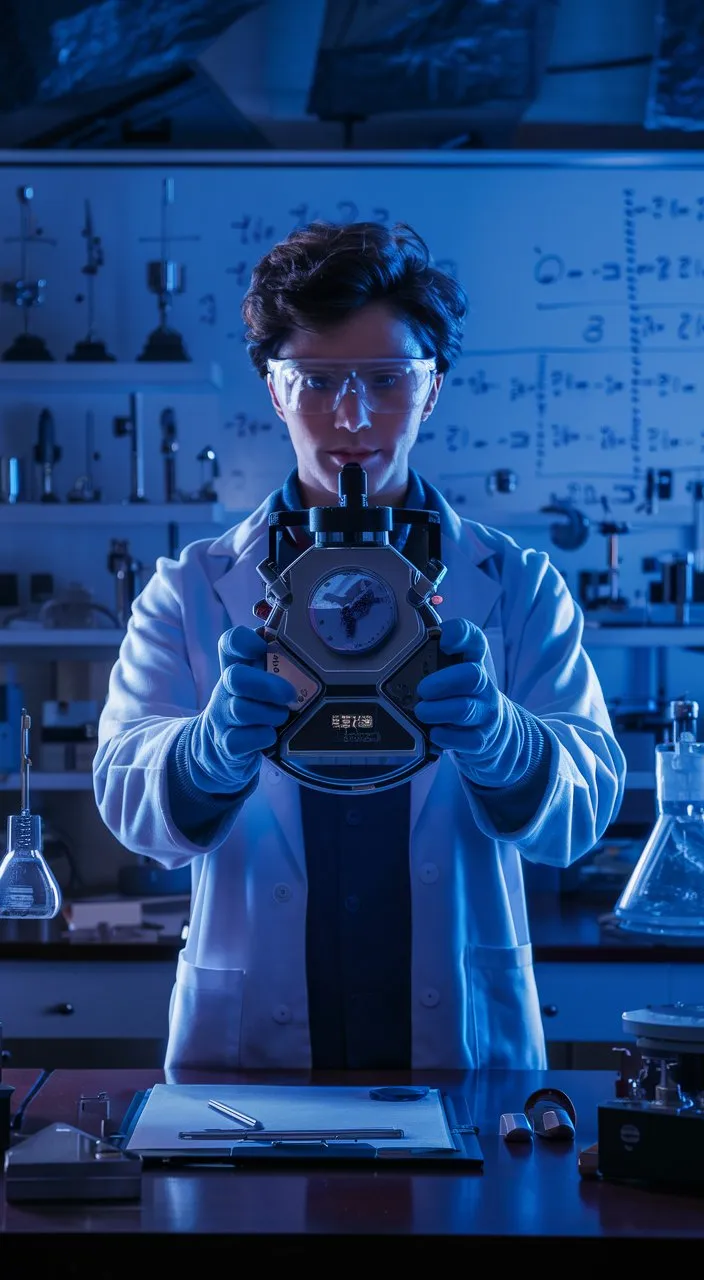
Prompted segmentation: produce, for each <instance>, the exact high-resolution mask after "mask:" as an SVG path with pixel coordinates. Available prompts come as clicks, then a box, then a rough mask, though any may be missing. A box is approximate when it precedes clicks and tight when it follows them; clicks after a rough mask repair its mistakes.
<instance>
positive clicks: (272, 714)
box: [186, 627, 296, 794]
mask: <svg viewBox="0 0 704 1280" xmlns="http://www.w3.org/2000/svg"><path fill="white" fill-rule="evenodd" d="M266 650H267V645H266V641H265V640H263V639H262V637H261V636H258V635H257V633H256V631H253V630H252V629H251V627H233V628H232V630H230V631H226V632H225V633H224V634H223V635H222V636H221V637H220V641H219V643H218V654H219V657H220V671H221V675H220V679H219V680H218V682H217V684H216V686H215V688H214V689H213V692H212V694H211V696H210V701H209V702H208V705H207V707H206V708H205V710H204V711H201V713H200V715H199V716H196V717H195V718H194V719H193V721H192V722H191V724H190V725H189V726H188V729H187V730H186V732H187V733H188V736H189V743H188V747H189V750H188V753H187V758H188V770H189V773H190V775H191V781H192V782H193V783H194V785H195V786H197V787H198V788H199V789H200V790H201V791H209V792H211V793H214V794H224V793H229V792H238V791H242V790H243V788H244V787H246V786H247V784H248V783H250V782H251V781H252V779H253V778H254V777H255V775H256V774H257V773H258V771H259V769H260V767H261V763H262V754H261V753H262V751H263V749H264V748H265V747H271V746H273V745H274V743H275V742H276V729H277V727H279V726H280V725H282V724H284V723H285V721H286V719H287V717H288V714H289V705H291V706H292V705H295V704H296V690H295V689H294V687H293V685H292V684H291V683H290V682H289V681H288V680H285V679H284V678H283V676H277V675H274V674H273V672H270V671H266V670H265V655H266Z"/></svg>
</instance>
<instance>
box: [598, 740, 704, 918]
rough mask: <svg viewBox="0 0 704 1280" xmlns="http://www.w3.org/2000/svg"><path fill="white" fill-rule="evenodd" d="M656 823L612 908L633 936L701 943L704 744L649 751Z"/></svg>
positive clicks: (682, 743) (685, 742)
mask: <svg viewBox="0 0 704 1280" xmlns="http://www.w3.org/2000/svg"><path fill="white" fill-rule="evenodd" d="M655 779H656V788H657V817H656V821H655V826H654V827H653V830H652V831H651V833H650V835H649V837H648V839H647V841H646V843H645V846H644V848H643V852H642V853H641V855H640V857H639V859H638V862H637V863H636V865H635V867H634V869H633V871H632V873H631V876H630V879H629V881H628V883H627V884H626V886H625V888H624V889H623V891H622V893H621V896H620V898H619V899H618V902H617V903H616V906H615V908H614V917H615V919H616V922H617V924H618V925H619V926H620V927H621V928H622V929H626V930H630V931H631V932H634V933H648V934H658V935H660V936H664V937H685V938H686V937H704V742H695V741H694V740H693V738H692V737H691V736H690V735H684V736H683V737H681V738H679V739H678V740H676V741H675V742H672V743H659V744H658V745H657V746H656V748H655Z"/></svg>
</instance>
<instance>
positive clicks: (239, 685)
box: [94, 223, 625, 1071]
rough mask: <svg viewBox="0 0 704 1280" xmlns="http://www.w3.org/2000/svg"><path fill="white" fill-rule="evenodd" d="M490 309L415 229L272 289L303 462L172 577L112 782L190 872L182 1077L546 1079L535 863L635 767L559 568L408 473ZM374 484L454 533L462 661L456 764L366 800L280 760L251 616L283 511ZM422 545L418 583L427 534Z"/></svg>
mask: <svg viewBox="0 0 704 1280" xmlns="http://www.w3.org/2000/svg"><path fill="white" fill-rule="evenodd" d="M465 314H466V297H465V295H464V292H463V290H462V289H461V287H460V286H459V284H458V283H457V282H456V281H455V280H454V279H453V278H452V277H451V276H449V275H448V274H447V273H444V272H442V271H440V270H439V269H438V268H436V267H435V266H434V265H433V263H432V259H431V258H430V255H429V252H428V249H427V247H426V245H425V244H424V242H423V241H422V239H421V238H420V237H419V236H417V234H416V233H415V232H413V230H412V229H411V228H409V227H406V226H403V225H398V226H396V227H394V228H388V227H383V226H381V225H378V224H374V223H366V224H364V223H356V224H351V225H347V226H338V225H331V224H323V223H314V224H311V225H310V226H309V227H307V228H303V229H302V230H298V231H295V232H292V233H291V235H290V236H289V237H287V238H286V239H285V240H284V241H282V242H281V243H280V244H278V245H275V246H274V247H273V249H272V250H271V251H270V252H269V253H268V254H266V255H265V256H264V257H263V258H262V260H261V262H260V263H259V264H258V265H257V267H256V268H255V270H254V272H253V275H252V280H251V283H250V287H249V290H248V293H247V295H246V297H245V300H244V305H243V315H244V318H245V322H246V325H247V341H248V350H249V353H250V357H251V360H252V363H253V365H254V367H255V369H257V371H258V372H259V373H260V374H261V376H262V378H263V379H266V383H267V387H268V390H269V394H270V396H271V400H272V403H273V406H274V409H275V411H276V413H277V414H278V415H279V417H280V418H281V419H282V421H284V422H285V423H286V426H287V428H288V431H289V434H290V438H291V441H292V444H293V447H294V450H295V453H296V467H295V468H294V470H293V471H292V472H291V474H290V475H289V476H288V477H287V478H286V480H285V483H284V484H283V485H282V488H281V489H280V490H277V491H276V492H275V493H273V494H271V495H269V497H268V498H267V499H266V500H265V501H264V502H263V503H262V504H261V506H260V507H259V508H258V509H257V510H256V511H255V512H254V513H253V514H252V515H250V516H249V517H248V518H247V519H246V520H244V521H243V522H242V523H241V524H239V525H237V526H236V527H235V528H233V529H230V530H228V532H227V533H225V534H224V535H223V536H222V537H220V538H216V539H207V540H203V541H198V542H195V543H192V544H191V545H190V546H187V547H186V548H185V549H184V551H183V552H182V553H181V555H180V557H179V559H178V560H177V561H176V560H171V559H166V558H162V559H160V560H159V561H158V563H157V567H156V572H155V574H154V575H153V577H152V579H151V580H150V581H149V582H148V583H147V585H146V587H145V588H144V590H143V591H142V592H141V594H140V595H139V596H138V598H137V599H136V600H135V602H134V604H133V609H132V616H131V618H130V621H129V626H128V630H127V634H126V636H125V639H124V641H123V643H122V646H121V649H120V654H119V657H118V660H117V662H116V664H115V667H114V668H113V671H112V673H111V678H110V685H109V692H108V697H107V700H106V704H105V707H104V709H103V712H102V715H101V719H100V727H99V743H98V750H97V753H96V757H95V764H94V788H95V795H96V800H97V803H98V807H99V811H100V814H101V816H102V818H103V820H104V822H105V823H106V825H107V826H108V827H109V829H110V830H111V831H112V832H113V834H114V835H115V836H116V837H117V839H118V840H120V841H121V842H122V844H123V845H124V846H125V847H126V848H128V849H130V850H132V851H133V852H134V853H136V854H143V855H147V856H149V857H151V858H154V859H156V860H157V861H158V862H160V863H161V864H163V865H164V866H165V867H182V866H184V865H186V864H190V866H191V871H192V903H191V915H190V928H189V933H188V939H187V941H186V944H185V946H184V948H183V950H182V952H181V954H180V956H179V961H178V967H177V974H176V981H175V985H174V990H173V994H172V999H171V1005H170V1010H169V1039H168V1046H167V1053H166V1061H165V1067H166V1068H167V1070H170V1069H172V1068H179V1067H200V1068H204V1069H206V1068H237V1067H241V1068H267V1067H271V1068H275V1067H284V1068H287V1067H290V1068H296V1067H303V1068H309V1067H312V1068H314V1069H315V1068H331V1069H335V1068H340V1069H346V1068H349V1069H370V1070H382V1069H385V1070H399V1071H400V1070H403V1069H410V1068H438V1069H443V1068H447V1069H450V1068H459V1069H466V1068H484V1067H514V1068H519V1069H521V1068H522V1069H526V1068H543V1067H545V1066H546V1065H547V1061H546V1050H545V1039H544V1033H543V1027H542V1020H541V1013H540V1007H539V1001H538V993H537V989H536V984H535V976H534V970H533V962H532V949H531V939H530V932H529V925H528V919H527V912H526V901H525V892H524V884H523V873H522V862H523V860H524V859H525V860H528V861H530V862H536V863H543V864H547V865H550V866H553V867H567V866H568V865H570V864H571V863H572V862H574V861H575V859H577V858H579V857H581V856H583V855H584V854H585V853H586V852H588V851H589V850H590V849H591V848H593V846H594V844H595V843H596V841H597V840H598V839H599V838H600V837H601V835H602V834H603V833H604V831H605V829H606V828H607V826H608V824H609V823H610V822H611V821H612V820H613V818H614V816H615V814H616V813H617V811H618V807H619V805H620V802H621V798H622V795H623V786H624V777H625V760H624V756H623V753H622V751H621V749H620V748H619V746H618V744H617V742H616V740H615V738H614V736H613V733H612V728H611V724H610V720H609V716H608V712H607V709H606V706H605V702H604V698H603V694H602V691H601V688H600V686H599V682H598V680H597V677H596V674H595V672H594V669H593V667H592V664H591V662H590V659H589V657H588V656H587V654H586V653H585V651H584V649H583V647H582V643H581V640H582V627H583V619H582V614H581V611H580V609H579V607H578V605H577V604H576V603H575V602H574V600H573V599H572V596H571V594H570V592H569V591H568V589H567V586H566V584H565V582H564V580H563V579H562V577H561V576H560V575H559V573H558V572H557V570H556V569H555V568H554V566H553V565H552V564H551V562H550V559H549V557H548V556H547V555H546V554H545V553H542V552H537V551H535V550H531V549H522V548H520V547H519V546H518V545H517V544H516V542H515V541H514V540H513V539H512V538H510V537H508V536H507V535H506V534H503V533H501V532H500V531H498V530H496V529H492V528H487V527H485V526H482V525H480V524H478V523H476V522H473V521H471V520H468V519H464V518H460V517H459V515H458V514H457V513H456V512H455V511H454V510H452V509H451V508H450V507H449V506H448V504H447V503H446V502H445V501H444V499H443V498H442V496H441V495H440V494H439V493H438V492H437V490H435V489H434V487H433V486H432V485H430V484H429V483H428V482H427V481H425V480H424V479H423V478H422V477H421V476H420V475H419V474H418V473H417V472H416V471H415V469H413V468H411V467H410V466H409V453H410V450H411V448H412V446H413V444H414V442H415V440H416V438H417V435H418V432H419V429H420V427H421V425H422V423H423V422H424V421H425V420H426V419H427V418H428V417H429V416H430V415H431V414H432V412H433V409H434V407H435V404H436V402H437V399H438V396H439V394H440V391H441V387H442V382H443V378H444V375H445V373H446V372H447V371H448V370H449V369H450V368H451V367H452V366H453V364H454V363H455V362H456V360H457V358H458V356H459V354H460V351H461V336H462V328H463V323H464V318H465ZM350 461H356V462H358V463H359V464H360V465H362V466H363V467H364V469H365V472H366V474H367V484H368V493H369V502H370V505H374V504H377V505H386V506H393V507H404V506H406V507H409V508H413V507H415V508H417V507H426V508H432V509H434V510H436V511H439V513H440V517H441V532H442V553H443V561H444V563H445V564H446V566H447V574H446V577H445V578H444V580H443V583H442V594H443V604H442V609H441V616H442V618H443V622H442V640H441V645H442V647H443V649H445V651H446V652H448V653H455V654H460V655H461V656H462V658H463V661H461V662H459V663H457V664H454V665H452V666H448V667H446V668H444V669H443V670H440V671H437V672H434V673H433V674H431V675H429V676H426V677H425V678H424V679H423V680H422V681H421V683H420V685H419V686H418V695H419V696H420V699H421V701H420V702H419V703H418V704H417V705H416V708H415V712H416V715H417V717H418V719H420V720H422V721H423V722H424V723H425V724H426V726H427V727H428V732H429V735H430V738H431V740H432V741H433V743H434V744H435V745H436V747H438V748H440V749H441V752H440V758H439V759H438V760H436V761H435V762H434V763H431V764H428V765H427V766H426V767H425V768H424V769H422V770H420V771H419V772H418V773H417V774H415V775H414V777H413V778H412V779H411V780H410V781H407V782H405V783H403V784H402V785H399V786H396V787H393V788H389V789H387V790H382V791H380V792H379V793H369V794H361V795H355V796H353V797H350V796H349V795H347V796H339V795H335V794H328V793H323V792H321V791H319V790H315V789H314V788H310V787H306V786H303V785H300V784H299V783H298V782H297V781H296V780H295V779H294V778H292V777H291V776H290V775H288V774H286V773H284V772H282V771H281V770H280V769H279V768H277V767H276V766H275V764H273V763H272V762H271V760H270V759H269V758H268V757H267V756H265V755H263V754H262V752H263V751H264V750H265V749H266V748H268V747H271V746H272V745H273V744H274V742H275V740H276V733H277V730H278V728H279V727H280V726H281V725H282V724H283V723H284V722H285V721H286V719H287V718H288V715H289V709H288V708H289V703H290V702H291V701H292V699H293V698H294V696H295V691H294V690H293V688H292V686H291V685H290V684H289V683H288V681H287V680H285V679H284V678H283V677H282V676H279V675H274V674H272V673H270V672H267V671H266V670H265V664H264V651H265V643H264V640H263V639H262V638H261V636H260V635H259V634H258V633H257V631H256V626H257V622H256V619H255V618H254V617H253V612H252V610H253V606H254V604H255V603H256V601H257V600H259V598H260V597H261V594H262V583H261V579H260V577H259V575H258V573H257V569H256V566H257V564H258V563H259V562H260V561H262V560H263V559H265V558H266V556H267V554H268V515H269V512H270V511H272V510H275V509H281V508H293V509H296V508H300V507H311V506H318V505H324V506H331V505H336V504H337V501H338V476H339V472H340V469H341V468H342V467H343V466H344V465H345V463H348V462H350ZM395 538H396V541H395V545H396V546H397V549H399V550H402V551H403V554H404V555H406V556H407V557H408V558H409V559H411V560H412V559H413V531H412V526H400V527H399V530H398V532H397V534H396V535H395ZM296 539H297V541H296V542H295V544H293V545H291V546H290V547H289V550H288V553H287V554H288V555H289V562H290V559H293V558H295V557H296V556H297V555H298V554H300V552H301V550H302V549H304V548H305V546H307V545H308V541H307V534H306V533H305V532H303V531H300V532H298V533H297V534H296Z"/></svg>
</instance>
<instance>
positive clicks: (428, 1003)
mask: <svg viewBox="0 0 704 1280" xmlns="http://www.w3.org/2000/svg"><path fill="white" fill-rule="evenodd" d="M420 1002H421V1004H424V1005H425V1007H426V1009H434V1008H435V1006H436V1004H439V1003H440V992H439V991H436V990H435V987H426V988H425V991H421V993H420Z"/></svg>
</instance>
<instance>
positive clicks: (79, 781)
mask: <svg viewBox="0 0 704 1280" xmlns="http://www.w3.org/2000/svg"><path fill="white" fill-rule="evenodd" d="M31 781H32V791H92V790H93V775H92V773H79V772H78V771H76V772H75V773H69V772H65V773H42V771H41V769H32V775H31ZM21 787H22V782H21V778H20V775H19V773H6V774H4V775H3V776H2V777H0V791H20V790H21Z"/></svg>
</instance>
